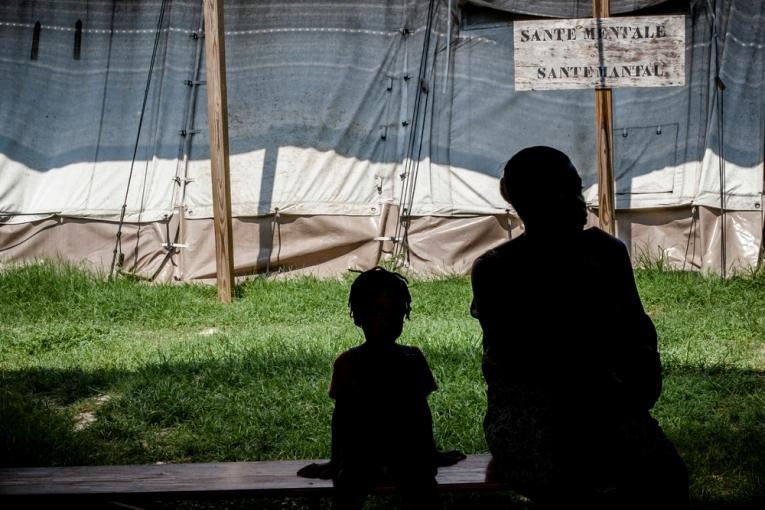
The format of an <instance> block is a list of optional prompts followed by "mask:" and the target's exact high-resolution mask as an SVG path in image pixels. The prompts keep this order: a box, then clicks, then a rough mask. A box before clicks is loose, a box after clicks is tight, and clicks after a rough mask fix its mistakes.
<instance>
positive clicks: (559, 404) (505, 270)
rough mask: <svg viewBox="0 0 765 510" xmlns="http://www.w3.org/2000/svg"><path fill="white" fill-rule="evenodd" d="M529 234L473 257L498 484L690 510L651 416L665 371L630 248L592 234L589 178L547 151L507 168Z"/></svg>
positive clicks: (505, 183) (680, 469)
mask: <svg viewBox="0 0 765 510" xmlns="http://www.w3.org/2000/svg"><path fill="white" fill-rule="evenodd" d="M500 191H501V193H502V196H503V197H504V198H505V199H506V200H507V201H508V202H509V203H510V204H511V205H512V206H513V208H514V209H515V211H516V212H517V213H518V215H519V216H520V218H521V220H522V221H523V223H524V232H523V234H522V235H520V236H518V237H516V238H515V239H512V240H510V241H508V242H506V243H504V244H501V245H500V246H497V247H496V248H493V249H491V250H489V251H487V252H486V253H484V254H483V255H481V256H480V257H479V258H478V259H476V261H475V263H474V265H473V270H472V285H473V303H472V305H471V313H472V314H473V316H474V317H476V318H477V319H478V320H479V321H480V324H481V328H482V330H483V364H482V368H483V374H484V377H485V379H486V383H487V397H488V407H487V412H486V416H485V419H484V433H485V436H486V441H487V443H488V446H489V449H490V451H491V453H492V456H493V461H492V465H491V471H492V473H493V474H492V475H491V476H494V477H496V478H499V479H503V480H505V481H507V482H509V483H510V484H511V486H513V487H514V488H516V489H517V490H518V491H519V492H521V493H524V494H526V495H528V496H529V497H531V498H532V499H533V500H535V501H536V502H537V503H538V504H540V506H546V507H552V508H558V507H561V508H562V507H570V506H571V505H572V500H573V501H575V499H572V498H576V497H583V498H588V499H584V500H583V501H586V502H587V505H588V507H589V508H592V507H593V506H596V505H597V504H599V505H600V506H602V507H604V508H683V507H685V506H687V503H688V475H687V470H686V467H685V464H684V462H683V460H682V459H681V458H680V456H679V455H678V453H677V451H676V450H675V448H674V446H673V445H672V443H671V442H670V441H669V440H668V439H667V438H666V437H665V435H664V433H663V432H662V430H661V428H660V427H659V425H658V423H657V422H656V420H654V419H653V418H652V417H651V415H650V413H649V411H650V409H651V408H652V407H653V406H654V404H655V403H656V401H657V399H658V398H659V394H660V393H661V383H662V375H661V362H660V359H659V353H658V350H657V337H656V330H655V328H654V325H653V323H652V322H651V319H650V318H649V317H648V316H647V315H646V313H645V312H644V310H643V306H642V303H641V301H640V297H639V295H638V291H637V288H636V286H635V281H634V277H633V273H632V266H631V264H630V259H629V255H628V253H627V249H626V247H625V246H624V244H623V243H622V242H621V241H619V240H618V239H616V238H615V237H612V236H610V235H608V234H606V233H605V232H603V231H602V230H600V229H598V228H589V229H586V230H585V229H584V225H585V223H586V218H587V210H586V205H585V201H584V198H583V196H582V181H581V179H580V177H579V175H578V173H577V171H576V168H574V165H573V164H572V163H571V161H570V160H569V158H568V157H567V156H566V155H565V154H564V153H562V152H560V151H558V150H556V149H553V148H550V147H530V148H526V149H523V150H521V151H520V152H518V153H517V154H516V155H515V156H513V157H512V159H510V161H508V162H507V164H506V166H505V169H504V176H503V178H502V179H501V181H500Z"/></svg>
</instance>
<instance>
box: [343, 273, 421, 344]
mask: <svg viewBox="0 0 765 510" xmlns="http://www.w3.org/2000/svg"><path fill="white" fill-rule="evenodd" d="M411 303H412V297H411V295H410V294H409V288H408V287H407V285H406V278H404V277H403V276H401V275H400V274H398V273H394V272H391V271H388V270H387V269H384V268H382V267H379V266H377V267H374V268H372V269H370V270H369V271H364V272H363V273H361V274H360V275H359V276H358V277H357V278H356V279H355V280H354V281H353V284H351V292H350V295H349V296H348V306H349V307H350V309H351V317H353V322H354V324H356V325H357V326H359V327H360V328H361V329H363V330H364V336H365V337H366V338H367V341H371V342H393V341H395V340H396V338H398V337H399V336H400V335H401V331H402V329H403V326H404V318H405V317H406V318H407V319H408V318H409V312H410V310H411Z"/></svg>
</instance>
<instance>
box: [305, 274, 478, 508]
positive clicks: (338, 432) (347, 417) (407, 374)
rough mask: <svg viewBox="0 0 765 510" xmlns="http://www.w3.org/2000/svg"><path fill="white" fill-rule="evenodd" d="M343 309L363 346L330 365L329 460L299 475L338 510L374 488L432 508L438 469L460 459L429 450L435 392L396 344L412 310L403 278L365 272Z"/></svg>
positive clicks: (414, 357) (357, 504) (419, 363)
mask: <svg viewBox="0 0 765 510" xmlns="http://www.w3.org/2000/svg"><path fill="white" fill-rule="evenodd" d="M348 305H349V307H350V311H351V316H352V317H353V321H354V323H355V324H356V325H357V326H359V327H360V328H361V329H362V330H363V332H364V337H365V340H366V341H365V342H364V343H363V344H362V345H360V346H358V347H354V348H352V349H350V350H348V351H345V352H344V353H342V354H341V355H340V356H339V357H338V358H337V359H336V360H335V364H334V370H333V373H332V382H331V385H330V389H329V396H330V398H332V399H333V400H334V401H335V409H334V413H333V415H332V457H331V460H330V462H329V463H326V464H311V465H308V466H306V467H304V468H302V469H301V470H300V471H299V472H298V475H300V476H305V477H310V478H332V479H333V481H334V485H335V488H336V496H335V508H337V509H346V508H361V506H362V505H363V503H364V500H365V499H366V496H367V494H368V492H369V490H370V489H371V488H372V487H374V486H375V485H380V484H390V485H394V486H396V487H398V488H399V490H400V491H401V493H402V496H403V497H404V501H405V503H408V504H409V505H410V506H412V507H415V508H425V507H429V506H432V498H431V495H430V492H431V488H432V487H433V485H435V475H436V472H437V467H438V465H449V464H454V463H456V462H458V461H459V460H461V459H462V458H464V455H462V454H460V453H459V452H439V451H438V450H437V449H436V446H435V443H434V440H433V420H432V416H431V413H430V408H429V407H428V401H427V397H428V395H429V394H430V393H432V392H433V391H435V390H436V389H437V386H436V382H435V380H434V379H433V374H432V373H431V371H430V368H429V367H428V363H427V361H426V360H425V356H423V354H422V352H421V351H420V350H419V349H418V348H417V347H413V346H407V345H400V344H397V343H396V339H397V338H398V337H399V336H400V335H401V332H402V330H403V326H404V318H408V317H409V312H410V309H411V297H410V294H409V289H408V288H407V284H406V279H405V278H404V277H403V276H401V275H399V274H398V273H393V272H390V271H387V270H386V269H383V268H381V267H375V268H374V269H371V270H369V271H365V272H363V273H361V274H360V275H359V276H358V277H357V278H356V280H355V281H354V282H353V284H352V285H351V292H350V296H349V298H348Z"/></svg>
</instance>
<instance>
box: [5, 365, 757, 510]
mask: <svg viewBox="0 0 765 510" xmlns="http://www.w3.org/2000/svg"><path fill="white" fill-rule="evenodd" d="M301 354H304V353H301ZM462 354H464V355H465V356H466V358H465V359H470V355H469V354H468V353H467V352H466V353H462ZM330 358H331V355H330V354H328V356H327V359H323V358H321V357H318V356H314V357H313V358H311V357H310V356H305V355H299V356H296V355H295V353H290V352H286V353H278V352H276V351H275V352H274V353H273V354H272V355H269V356H264V355H263V353H259V354H258V355H257V356H256V355H255V353H253V354H252V355H246V354H242V355H238V356H237V357H232V358H230V359H225V360H216V361H203V362H199V363H172V362H166V363H158V364H153V365H147V366H144V367H141V368H139V369H137V370H119V369H114V370H96V371H86V370H81V369H72V370H55V369H27V370H16V371H9V370H5V371H0V463H1V464H2V465H3V466H53V465H82V464H127V463H153V462H158V461H175V462H210V461H241V460H265V459H277V458H284V459H287V458H317V457H326V456H327V454H328V453H329V443H330V438H329V421H330V413H331V404H330V401H329V399H328V398H326V387H327V381H328V377H329V371H330V368H331V365H330V363H331V359H330ZM476 376H477V377H479V375H478V373H476ZM440 383H441V384H442V385H448V381H440ZM104 395H109V399H108V400H106V401H100V400H99V399H100V398H101V397H103V396H104ZM763 399H765V373H764V372H762V371H755V370H741V369H720V368H715V369H700V368H688V367H668V368H667V369H666V370H665V386H664V393H663V396H662V398H661V400H660V401H659V405H658V406H657V408H656V409H655V415H656V416H657V418H658V419H659V420H660V421H661V423H662V426H663V428H664V430H665V431H666V433H667V435H668V436H669V437H670V438H671V440H672V441H673V442H674V444H675V445H676V446H677V448H678V450H679V451H680V453H681V455H682V456H683V458H684V459H685V461H686V463H687V464H688V467H689V471H690V477H691V498H692V508H698V509H723V508H733V509H745V508H763V502H765V406H763V405H762V402H763ZM475 405H476V406H480V405H481V403H480V402H477V403H476V404H475ZM477 411H481V410H477ZM88 412H90V413H93V416H94V417H95V418H96V420H95V421H94V422H92V423H91V424H88V425H86V426H85V427H83V428H82V430H79V431H76V430H75V423H76V422H77V419H78V416H79V417H81V416H82V415H84V414H85V413H88ZM437 412H439V410H438V409H434V413H437ZM73 415H74V416H73ZM446 427H447V428H448V427H449V425H448V421H447V422H446ZM466 441H467V440H466ZM449 447H455V448H460V449H463V450H464V451H466V452H468V453H474V452H472V451H471V448H464V447H463V446H462V445H460V444H450V445H449ZM473 449H474V448H473ZM390 498H393V499H386V497H377V498H372V500H370V502H369V506H368V508H391V507H393V508H395V507H396V505H397V503H396V500H395V497H390ZM442 498H443V508H449V509H456V508H477V507H480V508H525V507H527V505H529V504H528V503H524V502H523V500H521V499H519V498H518V496H517V495H515V494H512V493H498V494H472V495H471V494H463V495H443V496H442ZM248 501H249V500H248ZM221 503H223V502H221ZM245 503H247V501H244V500H241V501H239V502H229V503H224V506H223V507H225V508H239V506H238V505H239V504H245ZM184 504H185V503H182V502H174V505H175V506H174V507H180V508H183V505H184ZM188 504H189V505H190V506H189V507H188V508H207V507H205V506H204V505H211V504H213V502H204V505H203V502H189V503H188ZM285 504H286V505H287V506H285ZM315 504H319V505H323V506H319V508H324V507H326V508H328V504H329V503H328V501H323V500H322V501H319V502H318V503H317V502H315V501H313V502H312V501H310V500H303V499H296V500H294V501H293V500H291V501H290V502H289V503H285V502H284V501H276V500H273V501H271V500H258V501H257V502H253V501H249V503H248V504H247V507H248V508H296V509H297V508H303V507H305V508H317V507H316V506H315ZM194 505H197V506H194ZM200 505H202V506H200ZM311 505H314V506H311ZM160 506H161V505H160ZM223 507H221V506H218V507H217V508H223ZM528 507H529V508H533V506H528ZM166 508H170V507H166ZM242 508H244V506H242Z"/></svg>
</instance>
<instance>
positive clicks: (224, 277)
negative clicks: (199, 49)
mask: <svg viewBox="0 0 765 510" xmlns="http://www.w3.org/2000/svg"><path fill="white" fill-rule="evenodd" d="M204 10H205V13H204V15H205V61H206V64H207V118H208V125H209V130H210V135H209V138H210V171H211V175H212V196H213V221H214V223H215V265H216V270H217V276H218V298H219V299H220V300H221V302H222V303H230V302H231V301H232V299H233V297H234V240H233V233H232V228H231V182H230V178H229V164H228V102H227V98H226V51H225V43H224V33H223V0H204Z"/></svg>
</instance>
